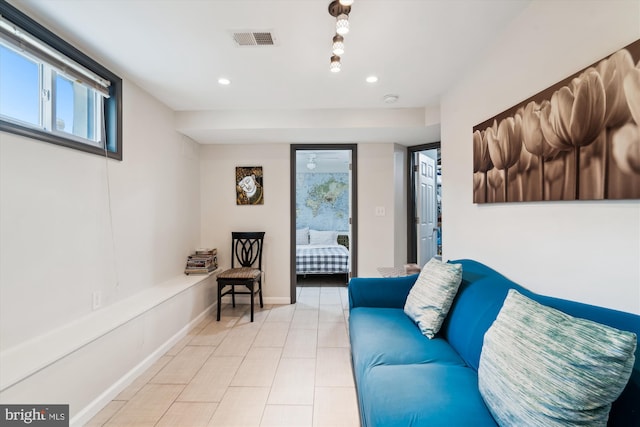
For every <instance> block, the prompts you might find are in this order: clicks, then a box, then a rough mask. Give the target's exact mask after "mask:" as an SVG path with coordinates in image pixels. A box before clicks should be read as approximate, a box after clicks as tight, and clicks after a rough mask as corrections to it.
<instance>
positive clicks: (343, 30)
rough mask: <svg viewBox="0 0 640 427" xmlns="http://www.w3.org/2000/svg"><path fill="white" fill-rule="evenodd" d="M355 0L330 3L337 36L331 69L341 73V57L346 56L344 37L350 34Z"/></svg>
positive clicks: (330, 11) (338, 0)
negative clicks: (352, 6)
mask: <svg viewBox="0 0 640 427" xmlns="http://www.w3.org/2000/svg"><path fill="white" fill-rule="evenodd" d="M352 4H353V0H333V1H332V2H331V3H329V15H331V16H333V17H334V18H336V35H335V36H334V37H333V44H332V45H331V51H332V53H333V56H332V57H331V65H330V67H329V69H330V70H331V71H332V72H334V73H337V72H339V71H340V66H341V63H340V55H342V54H344V37H343V36H344V35H345V34H347V33H348V32H349V13H350V12H351V5H352Z"/></svg>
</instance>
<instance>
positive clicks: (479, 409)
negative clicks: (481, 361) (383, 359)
mask: <svg viewBox="0 0 640 427" xmlns="http://www.w3.org/2000/svg"><path fill="white" fill-rule="evenodd" d="M422 339H423V340H425V341H427V340H426V339H425V338H424V337H423V338H422ZM358 397H359V398H360V404H361V408H362V413H363V414H362V425H363V427H375V426H385V427H406V426H429V427H438V426H442V427H451V426H474V427H483V426H492V427H495V426H496V425H497V424H496V422H495V421H494V420H493V418H492V417H491V413H490V412H489V410H488V409H487V407H486V405H485V404H484V401H483V400H482V397H481V396H480V392H479V391H478V376H477V373H476V372H475V371H474V370H473V369H471V368H469V367H464V366H450V365H441V364H438V363H430V364H421V365H394V366H375V367H373V368H371V370H370V371H369V372H367V375H366V376H365V377H364V378H363V380H362V383H361V384H360V387H359V389H358Z"/></svg>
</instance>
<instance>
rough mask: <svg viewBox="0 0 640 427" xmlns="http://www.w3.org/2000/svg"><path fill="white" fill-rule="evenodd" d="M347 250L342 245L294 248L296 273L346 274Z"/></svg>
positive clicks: (347, 268)
mask: <svg viewBox="0 0 640 427" xmlns="http://www.w3.org/2000/svg"><path fill="white" fill-rule="evenodd" d="M348 272H349V250H348V249H347V248H345V247H344V246H342V245H330V246H329V245H327V246H324V245H298V246H296V273H297V274H313V273H315V274H323V273H348Z"/></svg>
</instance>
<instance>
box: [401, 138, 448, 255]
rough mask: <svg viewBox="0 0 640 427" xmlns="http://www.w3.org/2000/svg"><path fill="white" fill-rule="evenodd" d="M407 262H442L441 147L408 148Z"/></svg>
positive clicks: (437, 144)
mask: <svg viewBox="0 0 640 427" xmlns="http://www.w3.org/2000/svg"><path fill="white" fill-rule="evenodd" d="M407 159H408V167H407V170H408V171H409V178H408V179H409V185H408V188H409V196H408V198H407V200H408V209H407V236H408V238H407V244H408V247H407V258H408V261H409V262H414V263H417V264H419V265H420V266H421V267H422V266H423V265H424V264H426V263H427V262H428V261H429V260H430V259H431V258H433V257H435V258H437V259H441V258H442V209H441V206H442V204H441V200H442V174H441V163H442V162H441V157H440V143H439V142H437V143H431V144H424V145H419V146H414V147H409V148H408V156H407Z"/></svg>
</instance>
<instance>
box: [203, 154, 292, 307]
mask: <svg viewBox="0 0 640 427" xmlns="http://www.w3.org/2000/svg"><path fill="white" fill-rule="evenodd" d="M200 158H201V160H200V170H201V174H200V176H201V181H200V182H201V188H202V192H201V201H202V202H201V203H202V233H201V244H202V245H203V246H209V247H215V248H217V249H218V263H219V264H220V267H222V268H228V267H230V265H231V258H230V251H231V232H232V231H264V232H266V234H265V242H264V251H263V260H262V262H263V270H264V274H265V276H264V282H263V295H264V299H265V303H267V304H288V303H289V302H290V299H289V298H290V297H289V287H290V277H289V265H290V264H289V223H290V218H289V215H290V214H289V200H290V197H289V195H290V190H289V174H290V169H289V163H290V162H289V145H288V144H256V145H252V144H242V145H206V146H202V147H201V149H200ZM236 166H262V172H263V178H264V204H263V205H241V206H238V205H236V190H235V188H236V183H235V168H236Z"/></svg>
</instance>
